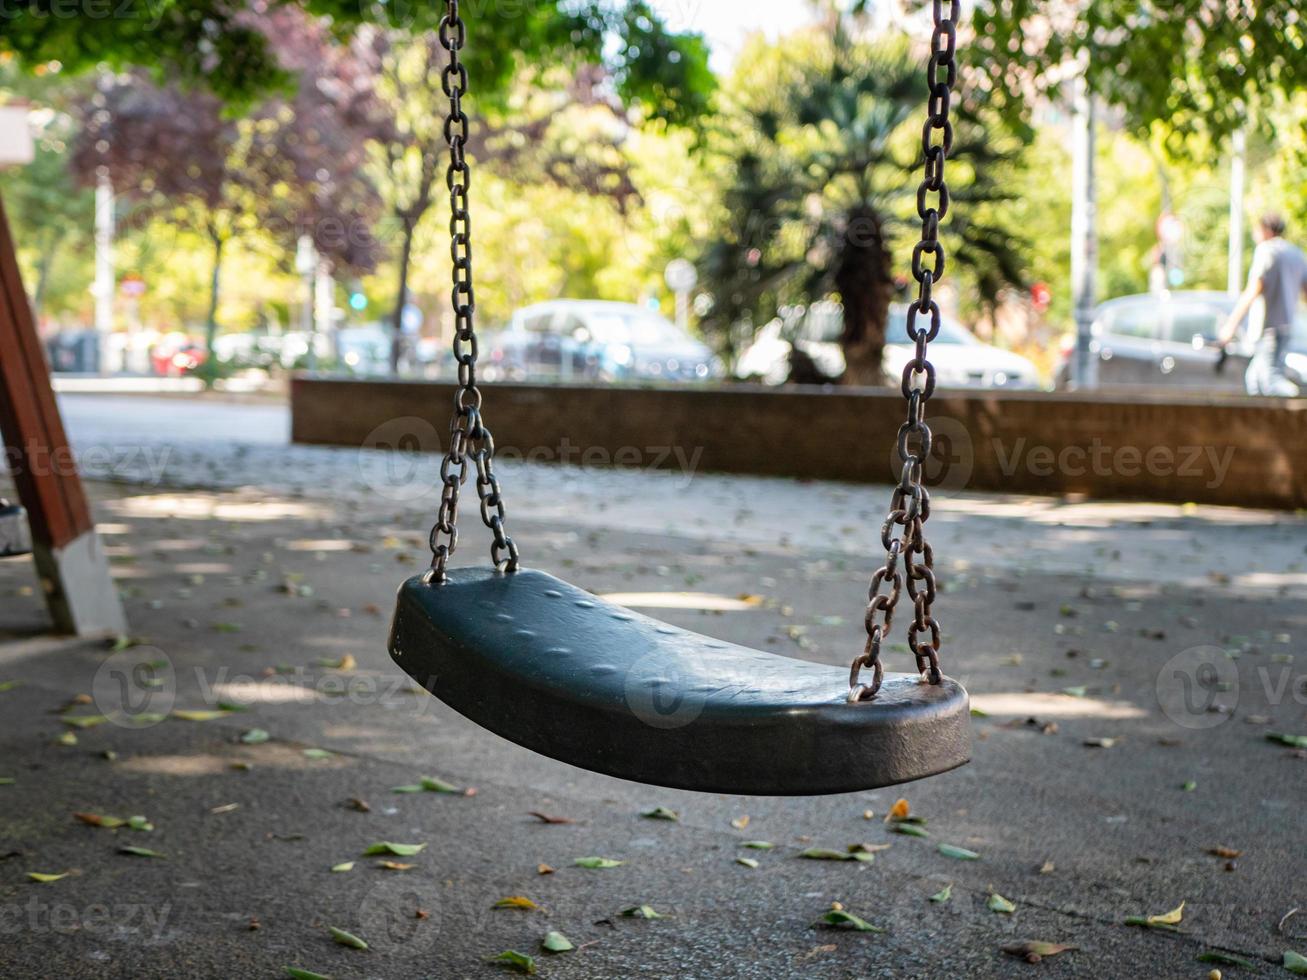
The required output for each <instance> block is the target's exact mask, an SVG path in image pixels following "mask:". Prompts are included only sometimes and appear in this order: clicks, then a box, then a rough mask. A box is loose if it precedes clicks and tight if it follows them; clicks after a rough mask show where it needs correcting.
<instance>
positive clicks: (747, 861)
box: [735, 857, 758, 868]
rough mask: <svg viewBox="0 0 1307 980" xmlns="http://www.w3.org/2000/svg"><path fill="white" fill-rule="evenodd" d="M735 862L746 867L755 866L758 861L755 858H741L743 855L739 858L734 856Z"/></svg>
mask: <svg viewBox="0 0 1307 980" xmlns="http://www.w3.org/2000/svg"><path fill="white" fill-rule="evenodd" d="M735 863H736V864H742V865H744V866H745V867H746V868H756V867H758V862H757V860H755V859H754V858H743V857H741V858H736V859H735Z"/></svg>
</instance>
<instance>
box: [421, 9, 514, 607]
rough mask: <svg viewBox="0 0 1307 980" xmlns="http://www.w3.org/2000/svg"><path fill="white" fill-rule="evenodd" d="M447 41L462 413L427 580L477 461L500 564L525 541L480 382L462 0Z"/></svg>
mask: <svg viewBox="0 0 1307 980" xmlns="http://www.w3.org/2000/svg"><path fill="white" fill-rule="evenodd" d="M439 38H440V45H441V47H443V48H444V49H445V50H446V51H448V52H449V62H448V64H446V66H445V69H444V73H443V74H442V76H441V87H442V88H443V89H444V91H445V95H447V96H449V115H448V116H446V117H445V142H446V143H448V144H449V168H448V170H446V172H445V184H446V185H447V186H448V187H449V210H450V217H449V235H450V255H451V256H452V258H453V262H454V291H453V294H452V305H453V307H454V359H455V360H456V361H457V362H458V386H459V387H458V393H457V394H456V395H455V396H454V417H453V420H452V421H451V422H450V425H449V451H448V452H447V453H446V454H445V458H444V460H443V461H442V462H441V464H440V482H441V491H440V510H439V512H438V513H437V515H436V523H435V526H434V527H432V528H431V570H430V571H429V572H428V573H427V581H429V582H436V583H443V582H444V581H445V566H446V565H447V564H448V562H449V558H450V556H451V555H453V554H454V552H455V550H456V549H457V548H458V496H459V491H460V489H461V488H462V485H463V484H464V483H465V482H466V481H467V466H468V462H469V460H470V461H471V462H472V464H473V465H474V466H475V467H476V473H477V496H478V497H480V499H481V520H482V521H484V522H485V525H486V527H488V528H490V530H491V532H492V533H493V534H494V536H495V541H494V544H492V545H491V546H490V558H491V560H492V561H493V562H494V563H495V567H496V568H498V569H499V570H500V571H504V572H515V571H517V567H518V553H517V545H516V544H514V543H513V539H512V538H510V537H509V536H508V533H507V532H506V530H505V528H504V521H505V514H504V499H503V494H502V492H501V490H500V487H499V480H498V479H496V478H495V470H494V460H495V440H494V437H493V436H492V435H491V434H490V429H489V428H487V427H486V424H485V421H484V420H483V419H482V417H481V391H480V389H478V388H477V384H476V365H477V337H476V329H475V326H474V323H473V316H474V314H475V313H476V294H475V292H474V291H473V289H472V219H471V216H470V215H469V214H468V210H467V202H468V197H467V192H468V187H469V186H471V183H472V170H471V168H470V167H469V166H468V163H467V159H466V157H465V156H464V148H465V147H466V145H467V134H468V119H467V114H466V113H464V112H463V95H464V94H465V93H466V92H467V68H466V66H464V64H463V63H462V61H460V60H459V51H460V50H462V48H463V45H464V43H465V42H466V41H467V27H466V25H464V23H463V19H462V18H461V17H460V16H459V12H458V0H446V3H445V16H444V18H443V19H442V20H441V21H440V31H439Z"/></svg>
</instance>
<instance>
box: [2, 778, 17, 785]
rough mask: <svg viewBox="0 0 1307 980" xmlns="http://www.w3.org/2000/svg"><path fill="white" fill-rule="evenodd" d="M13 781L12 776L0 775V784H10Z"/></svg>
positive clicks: (12, 783)
mask: <svg viewBox="0 0 1307 980" xmlns="http://www.w3.org/2000/svg"><path fill="white" fill-rule="evenodd" d="M14 782H15V780H14V777H13V776H0V786H12V785H14Z"/></svg>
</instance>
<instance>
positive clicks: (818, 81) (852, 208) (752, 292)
mask: <svg viewBox="0 0 1307 980" xmlns="http://www.w3.org/2000/svg"><path fill="white" fill-rule="evenodd" d="M755 55H756V57H755V61H754V63H752V64H746V65H744V67H743V68H742V69H741V74H740V75H739V76H737V78H736V80H735V86H734V90H735V92H736V96H735V99H734V104H732V105H730V106H728V107H727V109H726V111H725V112H724V113H723V121H722V124H721V127H720V129H719V131H718V132H717V133H716V134H715V136H714V139H713V143H714V146H715V147H716V148H717V151H718V153H719V154H720V156H721V158H722V159H723V161H724V163H725V168H726V171H727V174H728V177H727V184H726V190H725V192H724V193H723V195H722V200H721V205H722V208H721V209H722V212H723V214H724V215H725V216H726V217H725V219H724V224H725V227H724V228H723V229H722V230H721V232H720V234H719V235H718V236H717V239H716V241H715V242H714V243H713V244H712V245H711V246H710V247H709V248H708V249H707V250H706V252H705V253H704V255H703V259H702V263H701V265H702V267H703V273H704V278H705V280H706V281H707V282H708V283H709V285H710V288H711V289H712V292H713V294H714V297H715V305H714V309H713V310H712V312H711V314H710V315H709V320H710V321H715V324H716V325H717V326H719V327H723V326H729V325H731V324H735V323H738V322H739V321H740V320H742V319H747V320H752V322H754V323H759V322H763V321H765V320H767V319H769V318H770V317H771V316H772V315H774V314H775V312H776V310H777V309H778V308H779V307H780V306H782V305H784V304H786V303H810V302H814V301H817V300H820V299H823V298H826V297H831V296H834V297H836V298H838V299H839V300H840V301H841V302H842V304H843V307H844V334H843V346H844V352H845V360H846V363H847V365H848V367H847V371H846V374H845V376H844V378H843V380H844V381H845V382H847V383H851V384H880V383H882V381H883V377H882V374H881V369H880V363H881V350H882V348H883V346H884V342H885V327H886V322H887V319H888V314H889V306H890V303H891V301H892V300H893V299H894V297H895V294H896V292H897V291H898V289H899V288H900V287H899V285H897V284H896V279H895V272H896V271H897V272H899V273H900V276H903V275H906V273H907V262H906V256H907V255H908V254H909V253H910V243H911V242H913V241H915V240H916V238H915V236H916V232H917V231H918V230H919V227H920V225H919V221H918V219H917V217H916V211H915V196H916V189H917V184H918V183H919V181H920V180H921V171H920V156H921V148H920V132H921V130H920V122H921V121H922V120H923V119H924V112H925V81H924V77H923V67H922V64H921V63H920V61H919V60H918V59H916V58H914V57H910V56H909V52H908V50H907V47H906V45H905V44H903V43H888V42H877V43H867V42H863V41H859V40H856V39H855V38H854V37H853V36H852V33H851V30H850V29H849V27H848V25H847V24H845V23H843V22H840V23H837V24H836V25H835V29H834V31H833V32H828V33H826V34H825V36H824V37H823V36H820V35H816V34H810V35H806V36H804V37H802V38H800V39H795V38H790V39H789V40H787V42H786V43H785V45H784V47H783V48H782V47H775V48H771V49H768V50H765V51H762V52H755ZM956 105H957V104H956V102H955V106H956ZM955 112H956V113H957V115H958V116H959V117H960V118H958V120H957V122H956V123H955V128H956V136H955V140H954V146H953V154H952V157H951V158H950V161H949V164H950V166H949V168H948V173H947V178H948V180H949V186H950V190H951V191H952V203H953V207H952V208H951V209H950V211H949V213H948V216H947V218H946V220H945V223H944V228H943V236H944V238H945V247H946V250H947V253H948V259H949V264H948V274H949V275H956V274H957V271H958V270H959V268H965V269H966V270H967V277H968V279H969V280H971V281H972V282H974V285H975V287H976V288H977V290H978V292H979V294H980V298H981V299H982V301H984V302H990V303H992V302H993V301H994V300H995V299H996V298H997V295H998V293H999V292H1000V291H1001V289H1002V288H1003V287H1004V286H1005V285H1006V284H1008V283H1015V282H1018V281H1019V280H1020V278H1021V276H1020V262H1019V245H1020V241H1019V239H1014V237H1013V236H1012V235H1010V234H1008V233H1007V232H1005V231H1004V230H1003V229H1001V228H1000V227H998V226H996V225H995V224H994V223H993V216H994V215H993V212H994V208H993V207H992V205H993V204H994V203H996V202H1000V201H1002V200H1004V199H1006V198H1007V197H1009V196H1010V194H1009V193H1007V192H1005V191H1003V190H1002V189H1001V187H1000V186H999V181H1000V179H1001V178H1002V177H1003V176H1006V175H1010V173H1011V171H1013V170H1014V162H1013V154H1012V152H1011V151H1010V150H1008V149H1004V148H1000V147H999V146H998V144H997V143H995V142H993V141H991V140H990V139H988V138H986V134H985V133H984V131H983V130H982V128H981V127H980V126H979V125H978V124H977V122H976V120H975V117H974V114H973V113H971V112H969V107H967V106H966V105H965V104H963V105H962V106H960V107H957V108H955ZM899 282H902V279H901V278H900V280H899Z"/></svg>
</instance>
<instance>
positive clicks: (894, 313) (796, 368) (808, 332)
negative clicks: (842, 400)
mask: <svg viewBox="0 0 1307 980" xmlns="http://www.w3.org/2000/svg"><path fill="white" fill-rule="evenodd" d="M918 322H919V323H923V324H926V323H928V322H929V321H928V320H925V319H922V320H919V321H918ZM843 334H844V311H843V308H842V307H841V306H840V304H838V303H828V302H827V303H814V304H812V306H810V307H807V308H804V309H799V310H794V311H790V312H789V315H787V316H785V317H777V318H776V319H775V320H772V321H771V322H770V323H768V324H767V325H766V326H765V327H763V328H762V330H760V331H759V332H758V334H757V336H756V337H755V338H754V341H753V343H752V344H751V345H750V346H749V347H748V348H746V349H745V351H744V352H743V353H742V354H741V355H740V358H739V361H738V362H737V363H736V368H735V373H736V375H737V376H739V377H741V378H753V379H758V380H761V381H762V382H763V383H765V384H784V383H785V382H786V381H798V382H809V383H811V382H821V381H834V380H837V379H838V378H839V377H840V375H842V374H843V373H844V369H845V363H844V348H843V346H842V345H841V343H840V338H841V337H842V336H843ZM914 355H915V345H914V344H913V342H912V341H911V340H909V339H908V308H907V306H905V305H899V304H895V305H893V306H891V307H890V311H889V322H888V323H887V324H886V330H885V354H884V362H883V363H884V367H885V373H886V376H887V377H889V378H891V379H894V378H898V377H899V376H900V375H901V374H902V373H903V368H904V366H905V365H906V364H907V363H908V361H909V360H911V359H912V357H913V356H914ZM930 362H931V364H933V365H934V366H935V376H936V379H937V381H938V383H939V384H940V385H943V386H946V387H954V388H958V387H962V388H966V387H984V388H1035V387H1038V386H1039V372H1038V370H1037V369H1036V368H1035V365H1034V364H1032V363H1031V362H1030V361H1028V360H1026V358H1024V357H1022V356H1020V355H1019V354H1014V353H1012V352H1011V351H1005V350H1002V349H1001V348H998V347H994V346H993V345H991V344H986V343H983V342H982V341H980V340H978V339H977V338H976V336H975V335H974V334H972V333H971V331H969V330H968V329H967V328H966V327H964V326H962V324H960V323H958V322H957V321H956V320H954V319H952V318H951V317H948V316H943V317H941V318H940V328H939V334H938V335H937V336H936V337H935V339H934V340H932V341H931V342H930Z"/></svg>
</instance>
